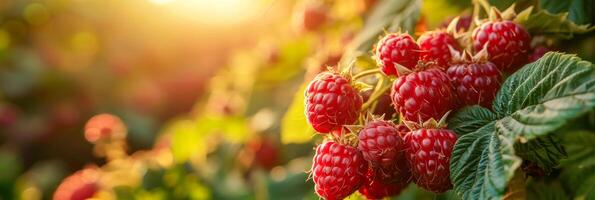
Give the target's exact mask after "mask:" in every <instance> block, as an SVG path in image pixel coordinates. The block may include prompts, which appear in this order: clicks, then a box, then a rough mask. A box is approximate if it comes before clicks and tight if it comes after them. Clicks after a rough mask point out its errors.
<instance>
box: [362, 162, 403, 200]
mask: <svg viewBox="0 0 595 200" xmlns="http://www.w3.org/2000/svg"><path fill="white" fill-rule="evenodd" d="M408 184H409V181H404V182H390V183H387V182H383V181H382V180H379V178H378V175H377V174H376V172H375V171H374V170H373V169H368V172H367V173H366V177H365V180H364V184H363V185H362V187H360V188H359V192H360V193H361V194H363V195H364V196H366V198H367V199H382V198H384V197H390V196H396V195H398V194H399V193H401V191H402V190H403V189H405V188H406V187H407V185H408Z"/></svg>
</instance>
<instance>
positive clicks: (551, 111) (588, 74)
mask: <svg viewBox="0 0 595 200" xmlns="http://www.w3.org/2000/svg"><path fill="white" fill-rule="evenodd" d="M593 77H595V66H593V64H591V63H589V62H586V61H582V60H580V58H578V57H575V56H573V55H566V54H561V53H547V54H546V55H545V56H544V57H542V58H541V59H539V60H538V61H536V62H533V63H530V64H528V65H526V66H525V67H523V68H522V69H521V70H519V71H517V72H516V73H515V74H513V75H512V76H510V77H509V78H508V79H507V80H506V82H504V84H503V85H502V89H501V90H500V91H499V92H498V95H497V97H496V99H495V100H494V111H495V112H496V114H497V115H498V116H501V117H504V118H503V119H501V120H498V122H497V123H496V127H497V129H498V132H500V133H502V134H505V135H509V136H513V137H517V138H519V139H521V140H529V139H533V138H535V137H538V136H542V135H545V134H548V133H550V132H552V131H554V130H556V129H558V128H560V127H561V126H563V125H564V124H565V123H566V122H568V121H569V120H572V119H574V118H577V117H579V116H581V115H583V114H585V113H587V112H588V111H589V110H591V109H592V108H593V107H594V106H595V79H594V78H593Z"/></svg>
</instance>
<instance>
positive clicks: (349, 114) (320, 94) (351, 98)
mask: <svg viewBox="0 0 595 200" xmlns="http://www.w3.org/2000/svg"><path fill="white" fill-rule="evenodd" d="M361 107H362V97H361V96H359V93H358V92H357V91H356V90H355V89H354V88H353V87H352V86H351V85H350V84H349V80H347V79H346V78H344V77H343V76H341V75H339V74H334V73H328V72H323V73H321V74H319V75H318V76H316V78H315V79H314V80H312V82H310V85H308V87H307V88H306V117H307V118H308V122H309V123H310V124H311V125H312V127H314V130H316V131H318V132H320V133H329V132H331V131H334V130H340V129H341V127H342V126H343V125H348V124H351V123H353V122H355V120H357V118H358V116H359V112H360V109H361Z"/></svg>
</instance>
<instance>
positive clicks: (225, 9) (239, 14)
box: [150, 0, 263, 26]
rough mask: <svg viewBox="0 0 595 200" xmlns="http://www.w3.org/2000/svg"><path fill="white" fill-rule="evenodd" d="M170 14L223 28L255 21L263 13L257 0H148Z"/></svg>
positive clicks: (260, 3)
mask: <svg viewBox="0 0 595 200" xmlns="http://www.w3.org/2000/svg"><path fill="white" fill-rule="evenodd" d="M150 1H151V2H153V3H155V4H158V5H163V6H164V7H167V8H168V9H169V10H170V11H171V12H172V14H175V15H178V16H180V17H184V18H189V19H191V20H194V21H196V22H199V23H203V24H209V25H216V26H222V25H223V26H225V25H233V24H239V23H246V22H248V21H250V20H255V19H256V17H258V16H259V15H258V14H259V13H261V12H263V9H262V7H263V6H262V1H258V0H150Z"/></svg>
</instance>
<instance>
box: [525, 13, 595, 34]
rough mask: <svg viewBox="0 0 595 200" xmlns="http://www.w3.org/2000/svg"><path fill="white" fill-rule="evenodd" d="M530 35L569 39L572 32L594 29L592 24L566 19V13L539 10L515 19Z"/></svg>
mask: <svg viewBox="0 0 595 200" xmlns="http://www.w3.org/2000/svg"><path fill="white" fill-rule="evenodd" d="M517 22H518V23H520V24H521V25H523V27H525V29H527V31H528V32H529V33H530V34H531V35H548V36H552V37H559V38H562V39H570V38H572V36H573V35H574V34H583V33H587V32H589V31H592V30H593V29H595V27H593V26H589V25H588V24H585V25H577V24H575V23H574V22H573V21H571V20H570V19H568V13H567V12H565V13H558V14H552V13H550V12H549V11H547V10H541V11H539V12H537V13H535V14H532V15H530V16H529V17H528V18H526V19H524V20H520V21H517Z"/></svg>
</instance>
